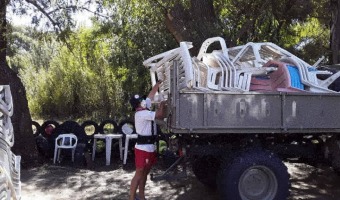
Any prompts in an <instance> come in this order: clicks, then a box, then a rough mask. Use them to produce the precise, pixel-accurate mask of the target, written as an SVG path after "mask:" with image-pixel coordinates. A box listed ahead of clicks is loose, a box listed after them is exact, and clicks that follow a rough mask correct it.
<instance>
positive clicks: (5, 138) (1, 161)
mask: <svg viewBox="0 0 340 200" xmlns="http://www.w3.org/2000/svg"><path fill="white" fill-rule="evenodd" d="M12 115H13V101H12V95H11V90H10V87H9V86H8V85H0V199H20V198H21V182H20V160H21V157H20V156H16V155H14V154H13V153H12V151H11V147H12V146H13V144H14V132H13V125H12V122H11V116H12Z"/></svg>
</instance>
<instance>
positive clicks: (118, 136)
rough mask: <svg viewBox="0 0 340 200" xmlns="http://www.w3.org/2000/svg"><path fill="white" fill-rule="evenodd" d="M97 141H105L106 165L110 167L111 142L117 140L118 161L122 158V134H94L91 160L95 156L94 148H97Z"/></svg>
mask: <svg viewBox="0 0 340 200" xmlns="http://www.w3.org/2000/svg"><path fill="white" fill-rule="evenodd" d="M98 139H105V155H106V165H110V163H111V147H112V140H113V139H118V140H119V155H120V159H121V160H122V158H123V147H122V143H123V142H122V140H123V135H122V134H95V135H94V136H93V147H92V160H94V157H95V155H96V147H97V144H96V143H97V140H98Z"/></svg>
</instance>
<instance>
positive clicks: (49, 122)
mask: <svg viewBox="0 0 340 200" xmlns="http://www.w3.org/2000/svg"><path fill="white" fill-rule="evenodd" d="M48 125H52V126H53V127H54V130H55V129H56V128H58V127H59V123H58V122H56V121H54V120H48V121H45V122H44V123H43V124H42V125H41V129H40V130H41V134H42V136H44V137H46V138H48V137H50V136H51V134H48V133H47V132H46V130H45V129H46V128H47V126H48ZM52 134H53V132H52Z"/></svg>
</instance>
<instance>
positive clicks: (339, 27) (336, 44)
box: [331, 0, 340, 64]
mask: <svg viewBox="0 0 340 200" xmlns="http://www.w3.org/2000/svg"><path fill="white" fill-rule="evenodd" d="M331 9H332V28H331V51H332V62H333V64H338V63H340V15H339V10H340V0H331Z"/></svg>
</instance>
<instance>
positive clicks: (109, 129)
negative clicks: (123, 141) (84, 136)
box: [99, 119, 119, 134]
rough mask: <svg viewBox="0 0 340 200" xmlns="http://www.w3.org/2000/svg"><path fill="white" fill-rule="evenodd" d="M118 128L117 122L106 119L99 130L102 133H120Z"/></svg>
mask: <svg viewBox="0 0 340 200" xmlns="http://www.w3.org/2000/svg"><path fill="white" fill-rule="evenodd" d="M107 126H109V127H107ZM111 126H112V127H111ZM118 130H119V129H118V125H117V122H115V121H114V120H112V119H107V120H104V121H102V123H100V125H99V132H100V133H101V134H108V133H118Z"/></svg>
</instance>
